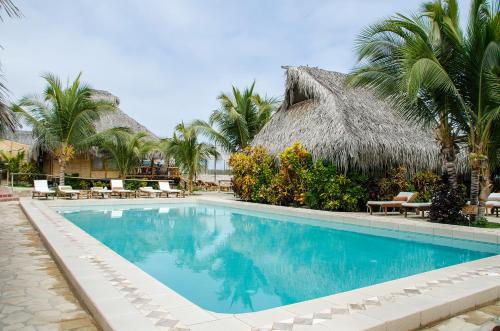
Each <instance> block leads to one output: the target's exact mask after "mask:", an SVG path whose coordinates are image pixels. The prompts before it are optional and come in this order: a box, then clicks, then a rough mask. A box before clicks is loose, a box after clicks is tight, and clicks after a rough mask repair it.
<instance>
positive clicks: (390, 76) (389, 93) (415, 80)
mask: <svg viewBox="0 0 500 331" xmlns="http://www.w3.org/2000/svg"><path fill="white" fill-rule="evenodd" d="M454 2H455V1H454V0H450V1H449V2H448V3H449V4H454ZM455 10H456V7H454V6H453V5H449V6H446V7H444V8H443V11H444V13H443V15H446V16H447V17H450V20H449V21H448V25H449V30H451V31H454V32H456V31H458V30H459V22H458V16H457V15H455ZM431 23H432V22H431V21H430V20H429V19H426V17H424V16H419V17H414V18H409V17H406V16H403V15H401V14H398V15H397V16H395V17H393V18H390V19H387V20H384V21H382V22H380V23H376V24H374V25H372V26H369V27H368V28H366V29H365V30H364V31H363V32H362V33H361V34H360V36H359V37H358V40H357V46H356V47H357V52H358V62H359V63H358V66H357V67H356V68H355V69H354V71H353V72H352V73H351V75H350V78H349V83H350V84H351V85H353V86H368V87H370V88H372V89H373V90H374V91H375V92H376V93H377V94H378V95H379V96H380V97H382V98H385V99H388V100H389V101H391V102H392V104H393V105H394V106H395V108H396V109H398V110H399V111H400V112H401V114H402V115H403V116H404V117H405V118H407V119H409V120H411V121H413V122H415V123H417V124H420V125H424V126H427V127H432V128H433V129H434V130H435V136H436V139H437V141H438V142H439V144H440V146H441V153H442V155H443V158H444V160H445V165H446V169H447V172H448V177H449V179H450V184H451V185H452V186H453V187H455V188H456V187H457V177H456V152H457V142H460V141H461V139H462V138H463V137H462V136H463V132H461V130H460V125H459V123H463V122H465V121H464V118H463V117H464V113H463V112H462V110H463V107H459V106H457V104H459V103H460V102H462V100H461V98H460V94H459V91H458V90H457V88H456V86H455V85H454V84H453V82H452V79H451V77H450V74H451V73H452V72H453V71H454V70H457V68H454V67H453V63H452V60H453V56H454V48H453V45H454V43H456V40H453V39H449V38H448V36H447V35H444V36H443V35H441V34H440V31H439V29H435V28H434V26H433V25H432V24H431ZM455 37H456V38H458V37H457V36H455Z"/></svg>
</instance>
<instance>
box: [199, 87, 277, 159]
mask: <svg viewBox="0 0 500 331" xmlns="http://www.w3.org/2000/svg"><path fill="white" fill-rule="evenodd" d="M254 88H255V82H253V83H252V85H250V87H248V88H245V89H244V90H243V92H241V91H240V90H239V89H238V88H236V87H234V86H233V90H232V95H229V94H226V93H221V94H220V95H219V96H218V97H217V99H218V100H219V102H220V108H219V109H217V110H214V111H213V112H212V114H211V115H210V120H209V122H205V121H201V120H198V121H195V122H193V125H195V126H198V127H199V129H200V132H201V133H202V134H204V135H205V136H207V137H208V138H209V139H211V140H212V141H214V142H215V143H216V144H217V145H219V146H221V147H222V148H223V149H225V150H226V151H228V152H234V151H236V150H241V149H243V148H245V147H247V146H248V145H249V144H250V142H251V141H252V139H253V138H254V136H255V135H256V134H257V133H259V131H260V129H262V127H263V126H264V125H265V124H266V123H267V122H268V121H269V119H270V118H271V115H272V114H273V113H274V111H275V110H276V106H277V100H276V98H268V97H261V96H260V95H258V94H256V93H254Z"/></svg>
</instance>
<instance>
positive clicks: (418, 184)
mask: <svg viewBox="0 0 500 331" xmlns="http://www.w3.org/2000/svg"><path fill="white" fill-rule="evenodd" d="M411 182H412V184H413V187H414V188H415V190H416V191H417V192H418V201H423V202H427V201H430V200H431V199H432V194H433V192H434V190H435V189H436V188H437V187H438V186H439V184H440V181H439V176H438V175H436V174H435V173H433V172H430V171H426V172H418V173H416V174H415V175H414V176H413V178H412V179H411Z"/></svg>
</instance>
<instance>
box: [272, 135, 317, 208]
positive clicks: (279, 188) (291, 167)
mask: <svg viewBox="0 0 500 331" xmlns="http://www.w3.org/2000/svg"><path fill="white" fill-rule="evenodd" d="M279 158H280V166H279V170H278V173H277V174H276V175H275V176H274V177H273V178H272V180H271V184H270V185H269V187H267V188H266V191H265V192H266V193H265V194H264V195H265V196H266V197H267V198H266V200H267V201H268V202H269V203H270V204H273V205H283V206H288V205H293V206H302V205H304V203H305V194H306V191H307V182H308V177H309V168H310V167H311V165H312V157H311V154H310V153H309V152H308V151H307V150H306V149H305V148H304V147H302V145H301V144H300V143H298V142H296V143H295V144H293V145H292V146H290V147H288V148H286V149H285V150H284V151H283V152H281V153H280V154H279Z"/></svg>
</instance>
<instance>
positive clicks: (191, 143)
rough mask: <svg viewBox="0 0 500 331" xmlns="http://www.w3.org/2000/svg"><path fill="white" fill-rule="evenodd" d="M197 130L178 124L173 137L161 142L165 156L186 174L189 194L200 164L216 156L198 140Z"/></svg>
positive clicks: (207, 146) (208, 146) (194, 126)
mask: <svg viewBox="0 0 500 331" xmlns="http://www.w3.org/2000/svg"><path fill="white" fill-rule="evenodd" d="M198 130H199V128H198V127H197V126H196V125H190V126H186V125H184V123H180V124H178V125H177V126H176V127H175V132H174V135H173V137H172V138H168V139H165V141H164V142H163V150H164V152H165V154H166V155H169V156H170V157H172V158H173V159H174V160H175V163H176V164H177V166H179V167H180V168H181V170H182V171H183V172H184V173H187V175H188V185H189V192H192V191H193V179H194V177H195V176H196V174H197V172H198V171H199V169H200V167H201V166H202V164H203V163H204V162H206V161H207V160H208V159H209V158H210V157H216V156H217V155H218V153H217V150H216V149H215V147H214V146H211V145H208V144H206V143H203V142H200V141H199V140H198Z"/></svg>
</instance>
